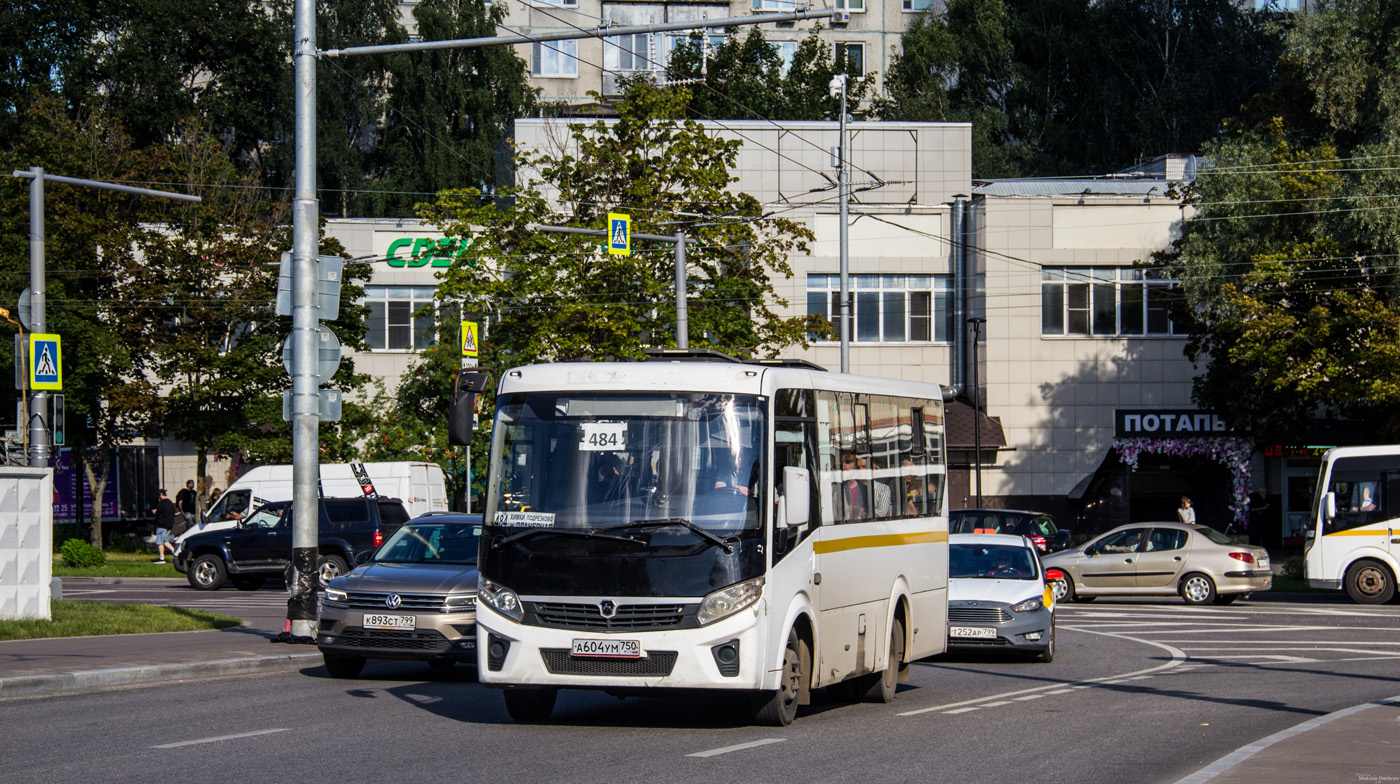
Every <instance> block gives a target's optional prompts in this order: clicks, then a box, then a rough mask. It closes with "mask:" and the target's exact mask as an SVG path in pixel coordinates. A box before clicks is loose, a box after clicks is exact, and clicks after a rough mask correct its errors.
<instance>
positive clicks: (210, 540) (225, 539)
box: [175, 496, 408, 591]
mask: <svg viewBox="0 0 1400 784" xmlns="http://www.w3.org/2000/svg"><path fill="white" fill-rule="evenodd" d="M291 510H292V502H291V501H279V502H277V503H272V504H266V505H264V506H261V507H259V508H258V509H257V510H256V511H254V512H253V513H252V514H250V515H248V516H247V517H246V518H244V519H242V520H239V521H238V524H237V525H236V526H235V527H233V528H225V529H219V530H214V531H205V532H203V533H200V534H198V535H196V536H192V537H190V538H189V539H186V540H185V544H184V546H183V547H181V548H180V551H179V553H178V554H177V555H176V557H175V568H176V569H178V570H179V571H181V572H184V573H185V577H186V579H188V580H189V582H190V585H191V586H193V587H194V588H197V589H199V590H201V591H217V590H218V589H220V588H222V587H224V585H225V584H226V583H230V582H231V583H233V586H234V587H235V588H238V589H239V590H242V591H253V590H257V589H258V588H261V587H262V584H263V581H264V580H265V579H266V578H267V577H268V576H269V575H282V574H284V572H285V570H286V568H287V565H288V564H290V563H291V560H292V512H291ZM407 520H408V510H407V509H405V508H404V505H403V502H401V501H399V500H398V499H396V498H370V497H367V496H361V497H359V498H322V499H320V523H319V525H320V545H319V546H320V557H319V559H318V560H317V564H316V569H317V572H318V574H319V577H320V581H321V586H322V587H325V586H326V585H327V584H328V583H330V581H331V580H332V579H333V578H336V577H339V576H340V575H342V574H345V573H346V572H348V571H350V564H351V563H352V562H353V561H354V560H355V553H358V552H360V551H363V550H369V549H371V548H374V547H377V546H379V545H381V544H383V543H384V540H385V538H387V537H388V536H389V535H391V534H393V533H394V531H396V530H398V528H399V526H401V525H403V523H404V522H405V521H407Z"/></svg>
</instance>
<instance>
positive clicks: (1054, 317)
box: [1040, 267, 1186, 336]
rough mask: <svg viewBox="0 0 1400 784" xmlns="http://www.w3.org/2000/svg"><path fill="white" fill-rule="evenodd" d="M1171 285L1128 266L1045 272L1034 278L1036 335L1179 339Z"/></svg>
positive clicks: (1182, 331)
mask: <svg viewBox="0 0 1400 784" xmlns="http://www.w3.org/2000/svg"><path fill="white" fill-rule="evenodd" d="M1175 287H1176V282H1175V281H1173V280H1170V279H1168V278H1165V277H1163V276H1162V274H1161V273H1160V272H1157V271H1155V270H1141V269H1134V268H1129V267H1045V268H1043V269H1042V270H1041V273H1040V333H1041V334H1042V335H1103V336H1117V335H1183V334H1185V333H1186V326H1185V325H1184V324H1182V323H1181V322H1180V321H1178V320H1176V319H1174V318H1172V315H1171V302H1172V299H1173V297H1174V296H1175V291H1174V289H1175Z"/></svg>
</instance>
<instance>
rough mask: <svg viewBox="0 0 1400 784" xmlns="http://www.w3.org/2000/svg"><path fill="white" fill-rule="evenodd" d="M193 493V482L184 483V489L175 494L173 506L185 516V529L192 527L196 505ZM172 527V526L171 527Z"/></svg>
mask: <svg viewBox="0 0 1400 784" xmlns="http://www.w3.org/2000/svg"><path fill="white" fill-rule="evenodd" d="M197 498H198V497H197V495H196V494H195V491H194V480H193V479H191V480H190V481H188V482H186V483H185V489H184V490H181V491H180V492H178V493H176V494H175V506H176V507H177V508H178V510H179V512H180V514H182V515H184V516H185V527H186V528H188V527H190V526H192V525H194V515H195V511H196V510H195V504H196V503H198V501H197ZM172 527H173V526H172Z"/></svg>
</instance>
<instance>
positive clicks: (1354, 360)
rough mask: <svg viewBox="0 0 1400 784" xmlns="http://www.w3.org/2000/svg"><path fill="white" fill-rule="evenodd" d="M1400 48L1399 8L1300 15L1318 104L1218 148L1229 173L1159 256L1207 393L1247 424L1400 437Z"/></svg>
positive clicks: (1290, 64) (1297, 37) (1201, 185)
mask: <svg viewBox="0 0 1400 784" xmlns="http://www.w3.org/2000/svg"><path fill="white" fill-rule="evenodd" d="M1397 42H1400V14H1397V13H1395V11H1394V9H1392V8H1390V7H1389V5H1388V4H1385V3H1378V2H1364V1H1361V0H1356V1H1353V2H1326V3H1322V4H1320V5H1319V6H1318V7H1317V8H1315V9H1310V11H1309V13H1308V14H1303V15H1301V17H1300V18H1299V19H1298V21H1297V23H1296V25H1295V26H1294V27H1293V28H1292V29H1291V30H1290V31H1289V33H1288V36H1287V39H1286V43H1287V48H1286V52H1285V55H1284V57H1283V59H1282V61H1281V63H1280V68H1281V70H1282V71H1283V72H1284V73H1285V74H1286V78H1285V87H1284V90H1285V94H1293V93H1296V92H1297V91H1300V90H1301V91H1302V92H1303V93H1304V95H1306V97H1307V100H1306V101H1304V102H1303V104H1302V105H1303V106H1304V107H1306V108H1305V109H1303V110H1298V109H1295V110H1294V112H1293V114H1291V115H1290V121H1291V120H1293V119H1297V120H1298V122H1297V123H1296V124H1295V123H1292V122H1289V123H1286V122H1284V121H1282V120H1279V119H1276V120H1273V121H1272V122H1269V123H1267V124H1262V125H1261V126H1260V127H1258V128H1252V127H1244V126H1238V125H1237V126H1235V128H1234V133H1233V134H1232V135H1231V136H1230V137H1229V138H1227V139H1225V140H1222V141H1220V142H1218V143H1217V144H1215V145H1212V146H1208V147H1207V148H1206V153H1207V155H1208V156H1209V157H1210V158H1211V159H1213V162H1214V166H1213V168H1210V169H1208V170H1206V171H1205V172H1204V173H1203V174H1202V175H1201V176H1200V177H1199V178H1198V179H1197V181H1196V183H1195V184H1194V185H1193V187H1192V189H1191V191H1190V192H1189V194H1188V197H1189V199H1190V200H1191V202H1192V203H1193V204H1195V205H1196V206H1197V208H1198V210H1199V211H1198V212H1197V214H1196V216H1195V217H1194V218H1193V219H1192V220H1190V221H1188V222H1187V223H1186V224H1185V227H1184V230H1183V233H1182V237H1181V239H1180V240H1179V241H1178V242H1176V243H1175V244H1174V246H1173V248H1172V249H1171V250H1170V251H1169V252H1167V253H1164V254H1160V255H1159V256H1158V259H1157V260H1158V261H1159V262H1161V263H1163V264H1164V265H1165V267H1166V270H1167V272H1168V273H1169V274H1170V275H1173V276H1174V277H1176V278H1178V279H1179V280H1180V281H1181V289H1182V293H1183V315H1185V316H1187V317H1189V318H1191V320H1192V323H1191V342H1190V346H1189V350H1190V352H1191V355H1192V356H1193V357H1194V358H1195V359H1196V361H1197V362H1199V363H1201V364H1203V365H1204V372H1203V373H1202V374H1201V375H1200V376H1199V377H1198V379H1197V382H1196V386H1195V396H1196V398H1197V400H1198V401H1199V402H1201V404H1202V405H1206V406H1211V407H1214V408H1216V409H1218V410H1220V411H1222V412H1225V413H1226V414H1227V416H1228V417H1229V418H1230V419H1231V421H1232V422H1233V423H1235V424H1236V426H1239V427H1245V428H1253V429H1255V430H1256V431H1268V430H1270V429H1272V428H1286V427H1289V426H1294V425H1296V424H1297V423H1298V422H1300V421H1304V420H1306V419H1309V418H1311V417H1314V416H1317V415H1319V414H1321V415H1324V416H1333V417H1341V418H1344V419H1353V420H1356V421H1364V422H1365V426H1366V432H1367V435H1368V437H1370V438H1376V439H1384V438H1395V437H1397V436H1400V344H1398V343H1397V340H1396V335H1397V334H1400V287H1397V285H1396V280H1397V274H1400V262H1397V258H1396V248H1397V247H1400V215H1397V210H1396V207H1400V200H1397V198H1396V196H1395V194H1396V193H1397V192H1400V190H1397V189H1400V176H1397V174H1396V172H1395V171H1394V168H1395V167H1394V166H1393V165H1392V162H1393V161H1394V160H1395V159H1396V158H1397V157H1400V141H1397V137H1396V130H1397V122H1396V120H1397V113H1396V112H1395V108H1396V107H1397V106H1400V90H1397V85H1400V81H1398V80H1397V76H1400V66H1397V64H1396V58H1395V52H1396V46H1397ZM1303 74H1311V75H1313V78H1311V79H1310V80H1308V81H1306V82H1304V81H1303V80H1302V79H1301V78H1300V76H1301V75H1303ZM1261 105H1263V106H1268V105H1272V103H1271V102H1270V101H1265V102H1263V103H1262V104H1261Z"/></svg>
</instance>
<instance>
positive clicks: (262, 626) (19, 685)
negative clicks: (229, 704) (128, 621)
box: [0, 577, 321, 700]
mask: <svg viewBox="0 0 1400 784" xmlns="http://www.w3.org/2000/svg"><path fill="white" fill-rule="evenodd" d="M183 583H184V580H169V579H164V578H130V577H127V578H102V577H96V578H64V580H63V587H64V590H65V592H67V591H69V590H73V589H81V588H83V587H90V586H124V587H157V586H165V585H182V584H183ZM70 598H81V597H70ZM238 614H239V615H241V616H242V617H243V618H244V624H243V625H242V626H235V627H233V628H230V629H214V630H208V631H198V632H169V633H165V634H121V635H107V636H100V637H56V638H48V639H40V640H12V641H8V642H0V700H3V699H5V698H9V697H22V696H40V695H48V694H62V693H65V692H74V691H89V690H95V689H105V688H111V687H115V686H130V685H137V684H149V683H167V682H170V681H177V680H187V679H192V678H216V677H223V676H229V675H247V674H251V673H266V672H287V671H293V670H299V669H304V668H307V667H319V666H321V654H320V653H319V652H318V651H317V650H316V647H315V646H314V645H281V644H273V643H271V642H270V641H271V640H272V638H273V637H274V636H275V635H276V634H277V633H278V632H279V631H281V623H282V619H283V618H285V611H281V612H280V613H278V614H273V613H270V612H257V611H252V612H240V613H238Z"/></svg>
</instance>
